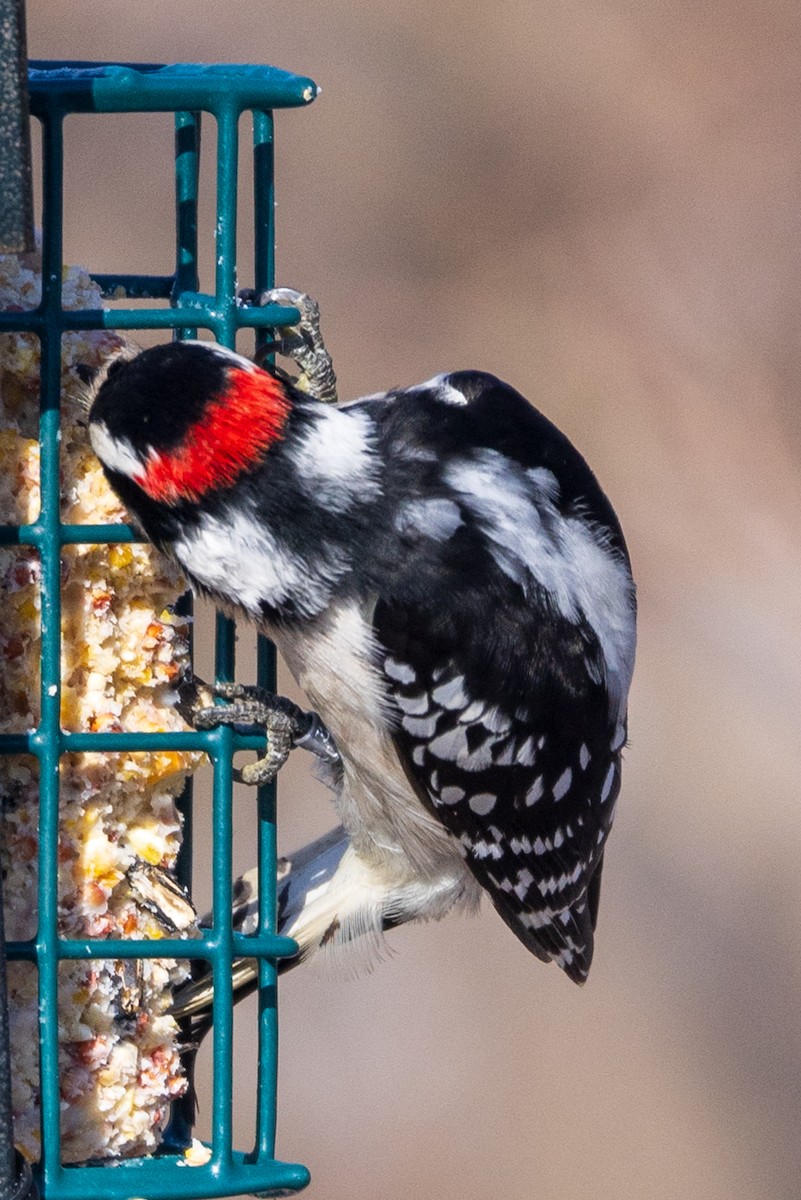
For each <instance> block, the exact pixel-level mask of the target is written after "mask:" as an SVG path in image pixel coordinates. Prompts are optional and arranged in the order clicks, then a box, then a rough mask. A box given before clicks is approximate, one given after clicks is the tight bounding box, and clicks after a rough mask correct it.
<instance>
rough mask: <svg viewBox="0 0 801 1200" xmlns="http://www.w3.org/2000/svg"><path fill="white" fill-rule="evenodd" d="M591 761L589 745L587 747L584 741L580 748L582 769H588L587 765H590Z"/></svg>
mask: <svg viewBox="0 0 801 1200" xmlns="http://www.w3.org/2000/svg"><path fill="white" fill-rule="evenodd" d="M589 761H590V752H589V750H588V749H587V747H586V745H585V744H584V742H582V743H581V747H580V749H579V763H580V765H581V769H582V771H586V770H587V766H588V765H589Z"/></svg>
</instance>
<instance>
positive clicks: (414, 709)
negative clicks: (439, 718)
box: [387, 672, 428, 717]
mask: <svg viewBox="0 0 801 1200" xmlns="http://www.w3.org/2000/svg"><path fill="white" fill-rule="evenodd" d="M387 674H389V672H387ZM395 703H396V704H397V706H398V708H399V709H400V710H401V712H405V713H408V714H409V716H412V717H422V716H423V715H424V714H425V713H427V712H428V696H427V695H426V693H425V692H418V693H417V695H416V696H395Z"/></svg>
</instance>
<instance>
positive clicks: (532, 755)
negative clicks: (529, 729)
mask: <svg viewBox="0 0 801 1200" xmlns="http://www.w3.org/2000/svg"><path fill="white" fill-rule="evenodd" d="M536 758H537V753H536V750H535V748H534V739H533V738H526V740H525V741H524V742H522V743H521V745H520V747H519V749H518V751H517V755H516V756H515V761H516V762H518V763H520V765H521V766H522V767H533V766H534V763H535V762H536Z"/></svg>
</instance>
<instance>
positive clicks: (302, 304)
mask: <svg viewBox="0 0 801 1200" xmlns="http://www.w3.org/2000/svg"><path fill="white" fill-rule="evenodd" d="M240 298H241V299H242V300H244V301H245V302H246V303H249V304H257V305H259V306H260V307H261V306H263V305H265V304H286V305H290V306H291V307H292V308H297V309H298V310H299V311H300V322H299V324H297V325H288V326H284V327H283V328H280V329H276V340H275V343H274V344H272V345H270V346H269V347H266V348H265V349H266V350H267V351H268V352H270V351H272V350H278V351H279V353H281V354H284V355H286V357H287V358H291V359H292V361H293V362H295V363H297V365H298V367H299V368H300V375H299V376H298V378H297V379H296V380H295V386H296V387H298V388H300V390H301V391H303V392H306V393H307V394H308V395H309V396H311V397H312V399H314V400H319V401H321V403H323V404H336V403H337V377H336V373H335V372H334V364H333V362H332V361H331V355H330V354H329V353H328V351H327V350H326V348H325V344H324V342H323V335H322V333H321V331H320V306H319V304H318V303H317V301H316V300H313V299H312V298H311V296H307V295H306V294H305V292H298V291H296V290H295V289H294V288H271V289H270V291H267V292H255V291H246V292H242V293H240Z"/></svg>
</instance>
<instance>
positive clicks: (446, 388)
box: [409, 373, 467, 404]
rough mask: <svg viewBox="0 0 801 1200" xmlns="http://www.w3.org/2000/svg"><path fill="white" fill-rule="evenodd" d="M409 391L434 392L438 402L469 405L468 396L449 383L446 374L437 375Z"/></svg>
mask: <svg viewBox="0 0 801 1200" xmlns="http://www.w3.org/2000/svg"><path fill="white" fill-rule="evenodd" d="M409 391H421V392H422V391H427V392H428V391H431V392H434V393H435V395H436V398H437V400H440V401H441V402H442V403H443V404H467V396H465V394H464V392H460V391H459V389H458V388H455V387H454V386H453V384H452V383H449V382H448V376H447V374H446V373H443V374H441V375H435V376H434V377H433V378H432V379H427V380H426V381H425V383H420V384H418V385H417V386H416V387H415V388H409Z"/></svg>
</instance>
